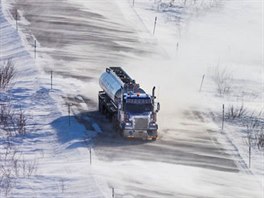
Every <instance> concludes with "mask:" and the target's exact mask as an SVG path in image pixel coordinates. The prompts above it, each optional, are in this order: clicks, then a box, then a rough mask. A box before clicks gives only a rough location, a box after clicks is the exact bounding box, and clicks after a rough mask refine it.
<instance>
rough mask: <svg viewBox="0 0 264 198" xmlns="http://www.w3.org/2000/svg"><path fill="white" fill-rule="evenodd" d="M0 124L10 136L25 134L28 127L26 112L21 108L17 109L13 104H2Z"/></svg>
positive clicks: (0, 107) (0, 106)
mask: <svg viewBox="0 0 264 198" xmlns="http://www.w3.org/2000/svg"><path fill="white" fill-rule="evenodd" d="M0 126H2V128H3V129H4V131H5V132H6V135H7V136H8V137H11V136H15V135H25V134H26V132H27V131H26V128H27V117H26V114H25V112H24V111H23V110H22V109H20V110H18V111H15V110H14V109H13V108H12V106H11V105H8V104H2V105H0Z"/></svg>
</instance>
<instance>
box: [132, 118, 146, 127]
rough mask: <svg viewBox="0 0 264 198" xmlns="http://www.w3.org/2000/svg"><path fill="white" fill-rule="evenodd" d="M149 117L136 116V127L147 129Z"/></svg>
mask: <svg viewBox="0 0 264 198" xmlns="http://www.w3.org/2000/svg"><path fill="white" fill-rule="evenodd" d="M147 128H148V119H147V118H135V129H145V130H146V129H147Z"/></svg>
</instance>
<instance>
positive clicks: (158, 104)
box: [156, 102, 160, 113]
mask: <svg viewBox="0 0 264 198" xmlns="http://www.w3.org/2000/svg"><path fill="white" fill-rule="evenodd" d="M159 110H160V103H159V102H158V103H157V110H156V113H157V112H159Z"/></svg>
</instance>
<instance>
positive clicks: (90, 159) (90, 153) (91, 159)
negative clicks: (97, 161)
mask: <svg viewBox="0 0 264 198" xmlns="http://www.w3.org/2000/svg"><path fill="white" fill-rule="evenodd" d="M91 164H92V148H91V147H90V165H91Z"/></svg>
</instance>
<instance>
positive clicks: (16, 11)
mask: <svg viewBox="0 0 264 198" xmlns="http://www.w3.org/2000/svg"><path fill="white" fill-rule="evenodd" d="M15 18H16V31H18V26H17V19H18V13H17V10H16V16H15Z"/></svg>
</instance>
